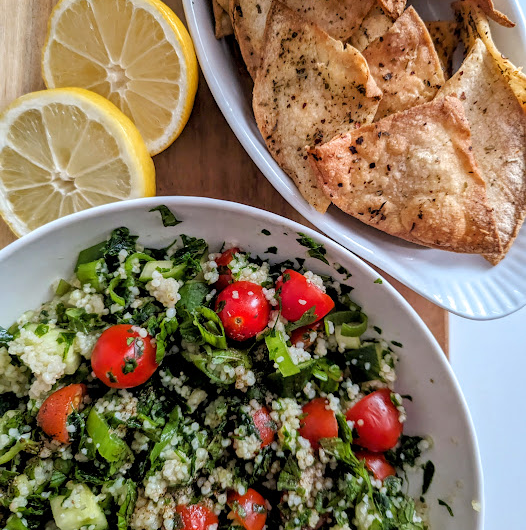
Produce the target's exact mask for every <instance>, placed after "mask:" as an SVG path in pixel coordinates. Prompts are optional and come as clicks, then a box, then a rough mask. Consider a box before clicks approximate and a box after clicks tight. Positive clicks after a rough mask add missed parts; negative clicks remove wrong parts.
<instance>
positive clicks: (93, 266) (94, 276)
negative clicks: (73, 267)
mask: <svg viewBox="0 0 526 530" xmlns="http://www.w3.org/2000/svg"><path fill="white" fill-rule="evenodd" d="M103 263H104V260H103V259H102V258H101V259H98V260H95V261H90V262H88V263H81V264H80V265H79V266H78V267H77V278H78V279H79V282H80V283H81V284H82V285H84V284H87V283H89V284H90V285H91V287H93V289H95V290H96V291H98V292H100V291H102V285H101V281H100V276H99V271H100V269H101V267H102V264H103Z"/></svg>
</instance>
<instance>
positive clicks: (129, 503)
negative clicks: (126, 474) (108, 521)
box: [117, 479, 137, 530]
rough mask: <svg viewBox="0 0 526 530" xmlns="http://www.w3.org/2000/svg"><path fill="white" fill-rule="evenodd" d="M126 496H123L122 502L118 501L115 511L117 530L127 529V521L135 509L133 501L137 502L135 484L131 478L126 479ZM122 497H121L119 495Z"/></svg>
mask: <svg viewBox="0 0 526 530" xmlns="http://www.w3.org/2000/svg"><path fill="white" fill-rule="evenodd" d="M125 486H126V496H125V497H124V502H122V500H121V502H120V508H119V511H118V512H117V528H118V530H128V528H129V526H128V524H129V522H130V520H131V517H132V515H133V511H134V509H135V503H136V502H137V484H136V483H135V482H134V481H133V480H131V479H127V480H126V483H125ZM121 499H122V497H121Z"/></svg>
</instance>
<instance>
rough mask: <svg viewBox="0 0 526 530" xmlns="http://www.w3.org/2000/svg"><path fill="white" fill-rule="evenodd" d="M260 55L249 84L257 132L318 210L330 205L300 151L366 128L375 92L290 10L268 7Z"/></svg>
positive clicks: (362, 66) (345, 51) (353, 56)
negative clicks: (360, 127)
mask: <svg viewBox="0 0 526 530" xmlns="http://www.w3.org/2000/svg"><path fill="white" fill-rule="evenodd" d="M264 50H265V54H264V56H263V61H262V64H261V68H260V70H259V71H258V75H257V77H256V80H255V84H254V94H253V107H254V114H255V117H256V122H257V124H258V127H259V130H260V131H261V134H262V136H263V138H264V140H265V142H266V144H267V146H268V149H269V151H270V152H271V154H272V156H273V157H274V159H275V160H276V161H277V162H278V164H279V165H280V167H282V169H283V170H284V171H285V172H286V173H287V174H288V175H289V176H290V177H291V178H292V179H293V180H294V182H295V184H296V186H297V187H298V188H299V190H300V192H301V194H302V195H303V197H305V199H306V200H307V201H308V202H309V203H310V204H311V205H312V206H313V207H314V208H316V209H317V210H318V211H320V212H324V211H325V210H326V209H327V207H328V206H329V204H330V200H329V199H328V198H327V197H326V196H325V194H324V193H323V191H322V189H321V188H320V187H319V186H318V182H317V180H316V176H315V174H314V172H313V171H312V169H311V167H310V165H309V162H308V160H307V155H306V151H305V146H308V145H317V144H320V143H322V142H324V141H327V140H330V139H331V138H332V137H334V136H335V135H337V134H340V133H341V132H343V131H346V130H348V129H349V128H355V127H359V126H360V125H362V124H365V123H370V122H371V121H372V119H373V117H374V115H375V113H376V109H377V108H378V102H379V100H380V97H381V92H380V90H379V89H378V87H377V86H376V83H375V82H374V80H373V78H372V77H371V75H370V72H369V69H368V67H367V63H366V62H365V59H364V58H363V56H362V55H361V54H360V53H359V52H358V51H357V50H355V49H354V48H352V47H351V46H348V47H345V48H344V45H343V44H342V43H341V42H340V41H337V40H335V39H332V38H331V37H329V35H327V33H325V32H324V31H323V30H322V29H320V28H319V27H318V26H317V25H315V24H313V23H312V22H308V21H306V20H305V19H304V18H303V17H302V16H300V15H299V14H298V13H297V12H295V11H292V10H290V9H288V8H287V7H286V6H284V5H283V4H281V3H280V2H275V3H274V4H273V5H272V8H271V10H270V12H269V19H268V24H267V28H266V33H265V46H264Z"/></svg>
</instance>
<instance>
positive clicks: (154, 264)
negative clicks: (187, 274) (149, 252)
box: [139, 260, 186, 282]
mask: <svg viewBox="0 0 526 530" xmlns="http://www.w3.org/2000/svg"><path fill="white" fill-rule="evenodd" d="M185 268H186V264H185V263H181V264H179V265H176V266H175V267H174V264H173V262H172V261H169V260H166V261H148V262H147V263H146V264H145V265H144V267H143V269H142V272H141V275H140V276H139V280H140V281H141V282H149V281H150V280H151V279H152V278H153V273H154V272H155V271H159V272H160V273H161V274H162V275H163V278H175V279H176V280H178V279H180V278H182V276H183V273H184V270H185Z"/></svg>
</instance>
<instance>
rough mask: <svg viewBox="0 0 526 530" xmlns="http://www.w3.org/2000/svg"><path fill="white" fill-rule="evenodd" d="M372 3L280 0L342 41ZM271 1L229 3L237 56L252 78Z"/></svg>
mask: <svg viewBox="0 0 526 530" xmlns="http://www.w3.org/2000/svg"><path fill="white" fill-rule="evenodd" d="M374 2H375V0H360V2H356V1H355V0H323V1H322V2H320V0H283V4H285V5H286V6H287V7H289V8H290V9H292V10H293V11H295V12H296V13H298V14H299V15H301V16H302V17H305V19H307V20H309V21H311V22H314V23H316V24H317V25H318V26H320V27H321V28H322V29H323V30H325V31H326V32H327V33H328V34H329V35H330V36H331V37H333V38H335V39H338V40H342V41H346V40H348V39H349V37H350V36H351V35H352V34H353V33H354V32H355V31H356V30H357V29H358V27H359V26H360V24H361V22H362V20H363V19H364V17H365V15H367V13H368V11H369V10H370V8H371V6H372V5H373V4H374ZM271 4H272V0H258V2H254V1H252V0H250V1H249V0H230V16H231V19H232V25H233V27H234V33H235V35H236V39H237V41H238V42H239V47H240V49H241V54H242V55H243V59H244V61H245V64H246V65H247V69H248V71H249V72H250V75H251V76H252V77H255V74H256V71H257V69H258V67H259V65H260V63H261V55H262V49H263V48H262V47H263V38H264V32H265V24H266V20H267V14H268V11H269V9H270V6H271Z"/></svg>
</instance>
